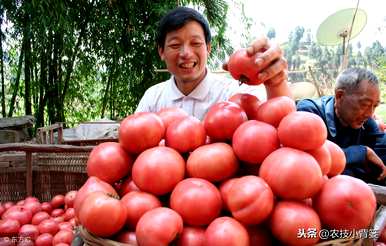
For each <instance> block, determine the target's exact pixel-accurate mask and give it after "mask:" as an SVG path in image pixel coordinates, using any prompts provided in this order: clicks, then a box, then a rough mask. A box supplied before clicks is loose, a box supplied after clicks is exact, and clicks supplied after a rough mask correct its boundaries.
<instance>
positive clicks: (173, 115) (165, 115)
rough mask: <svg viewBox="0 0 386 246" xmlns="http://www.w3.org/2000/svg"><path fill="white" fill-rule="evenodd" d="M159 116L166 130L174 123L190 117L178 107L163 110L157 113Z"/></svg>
mask: <svg viewBox="0 0 386 246" xmlns="http://www.w3.org/2000/svg"><path fill="white" fill-rule="evenodd" d="M157 115H158V116H159V117H160V118H161V120H162V122H163V123H164V126H165V129H168V127H169V125H170V124H171V123H173V122H174V121H179V120H182V119H183V118H186V117H188V116H189V114H188V113H187V112H185V111H184V110H183V109H181V108H177V107H167V108H163V109H161V110H160V111H158V112H157Z"/></svg>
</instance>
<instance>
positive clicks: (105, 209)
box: [79, 191, 127, 237]
mask: <svg viewBox="0 0 386 246" xmlns="http://www.w3.org/2000/svg"><path fill="white" fill-rule="evenodd" d="M126 218H127V211H126V207H125V206H124V205H123V204H122V203H121V201H120V200H118V199H115V198H114V197H111V196H109V195H107V194H105V193H104V192H101V191H96V192H93V193H91V194H89V195H88V196H86V198H85V199H84V200H83V202H82V205H81V207H80V210H79V221H80V223H81V224H82V225H83V226H84V227H85V228H86V229H87V230H88V231H89V232H91V233H93V234H94V235H96V236H100V237H109V236H112V235H114V234H115V233H117V232H118V231H119V230H121V229H122V227H123V226H124V225H125V222H126Z"/></svg>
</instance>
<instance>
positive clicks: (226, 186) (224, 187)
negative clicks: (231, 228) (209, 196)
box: [219, 178, 238, 210]
mask: <svg viewBox="0 0 386 246" xmlns="http://www.w3.org/2000/svg"><path fill="white" fill-rule="evenodd" d="M237 179H238V178H230V179H227V180H225V181H224V182H222V183H221V185H220V187H219V190H220V194H221V198H222V202H223V208H224V209H226V210H229V207H228V192H229V190H230V188H231V187H232V185H233V183H234V182H235V181H236V180H237Z"/></svg>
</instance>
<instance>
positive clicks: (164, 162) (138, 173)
mask: <svg viewBox="0 0 386 246" xmlns="http://www.w3.org/2000/svg"><path fill="white" fill-rule="evenodd" d="M184 175H185V160H184V159H183V158H182V156H181V155H180V154H179V153H178V152H177V151H176V150H174V149H172V148H169V147H162V146H159V147H154V148H151V149H148V150H145V151H144V152H142V153H141V154H140V155H139V156H138V157H137V159H136V160H135V162H134V165H133V171H132V178H133V180H134V183H135V184H136V185H137V186H138V187H139V189H140V190H142V191H147V192H150V193H152V194H155V195H164V194H166V193H168V192H171V191H172V190H173V188H174V186H176V184H177V183H178V182H180V181H181V180H182V179H183V178H184Z"/></svg>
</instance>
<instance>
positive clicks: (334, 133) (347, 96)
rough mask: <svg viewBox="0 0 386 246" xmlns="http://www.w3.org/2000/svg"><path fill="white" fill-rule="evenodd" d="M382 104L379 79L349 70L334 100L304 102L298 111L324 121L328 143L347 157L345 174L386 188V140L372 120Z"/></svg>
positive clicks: (338, 79) (339, 80) (324, 98)
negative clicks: (334, 145) (317, 116)
mask: <svg viewBox="0 0 386 246" xmlns="http://www.w3.org/2000/svg"><path fill="white" fill-rule="evenodd" d="M379 103H380V89H379V82H378V78H377V77H376V76H375V75H374V74H373V73H372V72H371V71H368V70H366V69H362V68H349V69H347V70H345V71H343V72H342V73H341V74H340V75H339V76H338V78H337V81H336V84H335V95H334V96H324V97H321V98H319V99H316V100H312V99H304V100H301V101H299V102H298V103H297V109H298V110H299V111H308V112H312V113H315V114H317V115H319V116H320V117H321V118H322V119H323V120H324V122H325V124H326V126H327V129H328V139H329V140H331V141H332V142H334V143H336V144H338V145H339V146H340V147H341V148H342V149H343V151H344V153H345V155H346V159H347V164H346V169H345V170H344V174H347V175H351V176H355V177H357V178H360V179H362V180H364V181H366V182H369V183H377V184H383V185H384V184H385V181H384V179H385V175H386V168H385V162H386V137H385V135H384V133H383V132H381V131H380V130H379V128H378V125H377V123H376V122H375V120H374V119H373V118H372V116H373V114H374V110H375V108H376V107H377V106H378V105H379Z"/></svg>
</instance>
